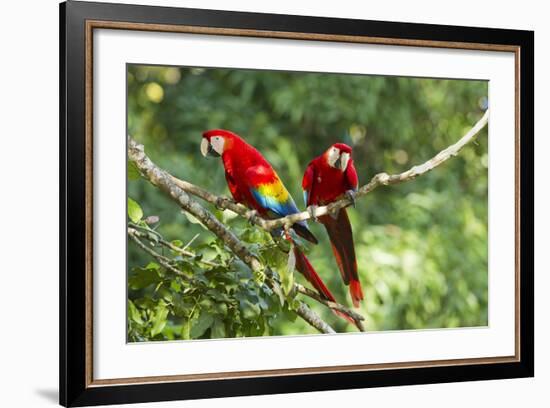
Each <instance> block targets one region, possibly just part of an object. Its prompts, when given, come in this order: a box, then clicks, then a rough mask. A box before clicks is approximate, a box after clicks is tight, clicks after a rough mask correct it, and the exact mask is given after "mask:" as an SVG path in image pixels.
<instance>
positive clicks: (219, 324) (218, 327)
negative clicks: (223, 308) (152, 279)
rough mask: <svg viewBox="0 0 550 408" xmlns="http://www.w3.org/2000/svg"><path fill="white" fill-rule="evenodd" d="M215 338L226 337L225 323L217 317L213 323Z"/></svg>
mask: <svg viewBox="0 0 550 408" xmlns="http://www.w3.org/2000/svg"><path fill="white" fill-rule="evenodd" d="M211 337H212V338H213V339H220V338H224V337H225V324H224V322H223V320H221V319H216V320H214V324H213V325H212V335H211Z"/></svg>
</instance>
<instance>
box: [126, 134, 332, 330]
mask: <svg viewBox="0 0 550 408" xmlns="http://www.w3.org/2000/svg"><path fill="white" fill-rule="evenodd" d="M128 159H129V160H131V161H132V162H134V164H135V165H136V167H137V168H138V169H139V171H140V172H141V173H142V174H143V175H144V176H145V177H146V178H147V179H148V180H149V181H150V182H151V183H152V184H153V185H155V186H156V187H158V188H159V189H160V190H161V191H163V192H164V193H166V194H167V195H168V196H169V197H170V198H171V199H172V200H174V201H175V202H176V203H178V205H179V206H180V207H181V208H182V209H183V210H185V211H187V212H188V213H190V214H192V215H193V216H194V217H196V218H197V219H198V220H200V221H201V222H202V224H203V225H204V226H205V227H206V228H208V229H209V230H210V231H211V232H213V233H214V234H215V235H216V236H217V237H218V238H220V239H221V240H222V241H223V242H224V244H225V245H226V246H227V247H228V248H229V250H231V251H232V252H233V253H234V254H235V255H237V256H238V257H239V258H240V259H241V260H242V261H243V262H244V263H245V264H246V265H247V266H248V267H249V268H250V269H251V270H252V271H253V272H254V273H256V274H262V275H265V274H266V267H265V266H264V265H263V264H262V263H261V262H260V260H259V259H258V258H257V257H256V256H255V255H254V254H252V252H250V251H249V250H248V248H247V247H246V245H245V244H244V243H243V242H242V241H241V240H240V239H239V238H238V237H237V236H236V235H235V234H234V233H233V232H231V231H230V230H229V229H228V228H227V227H226V226H225V225H224V224H222V223H221V222H220V221H219V220H218V219H217V218H216V217H215V216H214V215H213V214H212V213H211V212H210V211H208V210H207V209H205V208H204V207H203V206H202V205H200V204H199V203H198V202H196V201H195V200H193V199H192V198H191V197H190V196H189V195H188V194H187V193H186V192H185V191H184V190H183V188H181V187H180V186H178V185H176V184H175V183H174V181H173V179H172V177H171V176H170V175H169V174H168V173H166V172H165V171H163V170H161V169H160V168H159V167H157V166H156V165H155V164H154V163H153V162H152V161H151V159H149V157H147V155H146V154H145V152H144V149H143V145H140V144H138V143H137V142H136V141H135V140H133V139H132V138H131V137H130V136H128ZM134 240H137V241H139V240H138V239H137V238H135V237H134ZM144 247H145V246H142V247H141V248H142V249H144V250H145V248H147V247H145V248H144ZM150 251H151V250H150V249H149V248H147V252H148V253H151V252H150ZM152 252H154V251H152ZM151 255H153V254H151ZM156 255H158V254H156ZM159 262H160V260H159ZM168 265H169V264H168ZM163 266H165V265H164V264H163ZM166 267H167V266H166ZM178 272H179V271H178ZM266 282H267V284H268V285H269V286H270V287H271V288H272V289H274V288H275V284H274V282H273V281H272V280H271V279H268V280H266ZM296 313H297V314H298V315H299V316H300V317H301V318H302V319H304V320H305V321H306V322H307V323H308V324H310V325H311V326H312V327H314V328H316V329H317V330H319V331H320V332H321V333H335V331H334V329H332V327H330V326H329V325H328V324H327V323H326V322H324V321H323V320H322V319H321V318H320V317H319V316H318V315H317V314H316V313H315V312H313V311H312V310H311V309H310V308H309V306H307V305H306V304H305V303H303V302H299V306H298V308H297V310H296Z"/></svg>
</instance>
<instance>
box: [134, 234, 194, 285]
mask: <svg viewBox="0 0 550 408" xmlns="http://www.w3.org/2000/svg"><path fill="white" fill-rule="evenodd" d="M138 234H139V233H138V232H137V231H136V230H135V229H132V228H128V236H129V237H130V238H131V239H132V241H134V242H135V243H136V245H137V246H138V247H140V248H141V249H142V250H144V251H145V252H147V253H148V254H149V255H151V256H152V257H153V258H154V259H156V260H157V261H158V263H159V264H161V265H162V266H163V267H164V268H166V269H168V270H169V271H170V272H172V273H174V274H176V275H178V276H181V277H182V278H185V279H186V280H189V278H188V277H187V276H186V275H185V274H184V273H183V272H182V271H180V270H179V269H177V268H175V267H173V266H172V265H171V264H170V260H169V259H168V258H166V257H165V256H162V255H161V254H159V253H158V252H156V251H153V250H152V249H151V248H149V247H148V246H147V245H145V244H144V243H143V242H141V240H140V239H139V238H138V237H139V235H138Z"/></svg>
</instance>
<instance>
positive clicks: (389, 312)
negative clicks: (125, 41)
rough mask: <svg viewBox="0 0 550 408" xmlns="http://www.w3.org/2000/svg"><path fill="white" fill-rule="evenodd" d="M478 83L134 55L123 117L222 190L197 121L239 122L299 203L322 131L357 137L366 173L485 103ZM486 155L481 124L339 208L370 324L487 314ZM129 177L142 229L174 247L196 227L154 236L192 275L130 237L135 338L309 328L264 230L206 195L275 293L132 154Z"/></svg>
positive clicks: (143, 138)
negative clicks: (432, 163)
mask: <svg viewBox="0 0 550 408" xmlns="http://www.w3.org/2000/svg"><path fill="white" fill-rule="evenodd" d="M487 95H488V84H487V82H484V81H465V80H436V79H418V78H396V77H378V76H366V75H330V74H317V73H291V72H270V71H260V70H254V71H253V70H231V69H202V68H181V69H180V68H175V67H148V66H135V65H131V66H129V70H128V126H129V130H128V131H129V133H130V134H131V135H132V136H133V137H135V138H136V139H137V140H138V141H139V142H140V143H143V144H144V145H145V148H146V152H147V154H148V155H149V156H150V157H151V158H152V159H153V161H155V162H156V163H157V164H159V165H160V166H161V167H163V168H165V169H167V170H168V171H169V172H170V173H172V174H174V175H175V176H178V177H181V178H183V179H187V180H189V181H191V182H193V183H195V184H197V185H200V186H202V187H204V188H206V189H208V190H210V191H212V192H213V193H216V194H222V195H228V194H229V192H228V190H227V186H226V182H225V178H224V175H223V169H222V165H221V163H220V162H219V160H214V159H212V160H206V159H204V158H203V157H202V156H201V155H200V153H199V144H200V140H201V134H202V132H203V131H205V130H207V129H211V128H226V129H230V130H232V131H235V132H237V133H238V134H240V135H241V136H243V137H244V138H245V139H246V140H247V141H248V142H249V143H251V144H253V145H254V146H255V147H257V148H258V149H259V150H260V151H261V152H262V153H263V154H264V155H265V156H266V158H267V159H268V160H269V161H270V162H271V163H272V165H273V166H274V168H275V169H276V170H277V172H278V174H279V176H280V177H281V179H282V180H283V181H284V183H285V185H286V186H287V188H288V189H289V191H290V192H291V194H292V195H293V196H294V198H295V200H296V202H297V203H298V204H299V205H300V203H301V200H300V198H301V179H302V175H303V171H304V170H305V167H306V166H307V163H308V162H309V161H310V160H311V159H312V158H313V157H316V156H317V155H319V154H321V153H322V152H323V151H324V150H325V149H326V148H327V147H328V146H330V145H331V144H332V143H334V142H337V141H342V142H344V143H347V144H349V145H352V146H353V148H354V159H355V165H356V167H357V170H358V173H359V179H360V183H361V184H363V183H366V182H367V181H368V180H369V179H370V178H371V177H372V176H373V175H374V174H376V173H378V172H381V171H385V172H388V173H397V172H401V171H403V170H406V169H408V168H410V167H411V166H412V165H414V164H419V163H422V162H424V161H425V160H427V159H428V158H430V157H432V156H434V155H435V154H436V153H437V152H438V151H440V150H441V149H443V148H445V147H446V146H448V145H450V144H451V143H454V142H455V141H456V140H457V139H458V138H459V137H461V136H462V135H463V134H464V133H465V132H466V131H467V130H468V129H469V128H470V127H471V126H472V125H473V124H474V123H475V122H476V121H477V120H478V119H479V118H480V117H481V115H482V114H483V110H484V109H485V107H486V105H487ZM487 164H488V145H487V133H486V130H483V131H482V132H481V133H480V134H479V136H478V141H477V142H476V143H472V144H470V145H468V146H466V147H465V149H464V150H463V151H462V152H461V153H460V154H459V155H458V156H457V157H454V158H452V159H451V160H450V161H449V162H447V163H445V164H444V165H442V166H440V167H438V168H437V169H435V170H434V171H432V172H430V173H428V174H426V175H424V176H422V177H419V178H418V179H416V180H414V181H410V182H407V183H404V184H400V185H396V186H391V187H382V188H379V189H377V190H375V191H374V192H373V193H372V194H369V195H368V196H367V197H365V198H363V199H360V200H359V201H358V202H357V206H356V208H354V209H353V208H352V209H349V210H348V211H349V215H350V220H351V222H352V225H353V229H354V240H355V246H356V251H357V257H358V265H359V273H360V278H361V281H362V283H363V290H364V292H365V301H364V302H363V304H362V305H361V308H360V309H359V310H358V312H359V313H361V314H363V315H364V316H366V319H367V321H366V327H367V329H368V330H401V329H421V328H435V327H459V326H480V325H486V324H487V322H488V315H487V301H488V300H487V297H488V292H487V287H488V283H487V277H488V274H487V271H488V255H487V198H488V197H487ZM128 178H129V182H128V195H129V196H130V197H132V198H133V199H135V200H136V201H137V202H139V205H140V206H141V208H142V213H140V212H139V211H136V210H135V209H132V214H131V215H130V209H131V208H130V207H131V204H130V200H129V204H128V211H129V216H130V219H131V221H132V222H134V223H136V222H139V223H141V224H140V225H142V226H143V225H145V226H146V224H145V222H144V215H143V214H145V216H151V215H155V216H158V217H159V218H160V223H159V224H158V225H157V226H156V227H155V228H154V229H155V230H156V231H158V232H160V233H161V234H162V235H163V236H164V237H166V239H168V240H178V242H177V243H178V245H177V246H179V247H181V246H184V245H185V244H186V243H188V242H189V241H191V240H192V239H193V237H195V236H196V235H197V234H198V237H197V238H196V239H195V240H194V241H193V243H192V244H191V246H190V248H189V249H190V250H192V251H194V252H195V253H197V254H198V255H197V256H196V257H194V258H181V257H180V258H177V256H178V255H177V254H176V253H167V250H166V249H165V250H164V255H167V256H169V257H170V259H177V264H176V266H177V268H178V269H179V270H181V271H182V272H183V273H184V274H186V276H189V278H190V279H192V283H190V282H189V281H186V280H184V279H182V278H181V277H175V276H173V275H172V274H170V273H169V272H168V271H166V270H165V269H164V268H162V267H161V266H160V265H156V266H157V267H158V268H156V269H155V267H154V266H152V265H151V264H150V261H151V259H150V257H149V256H148V255H147V254H145V253H144V252H143V251H141V250H140V249H139V248H137V247H136V245H134V244H133V243H131V242H130V243H129V245H128V251H129V252H128V265H129V269H130V270H129V272H128V279H129V280H128V282H129V291H128V296H129V302H128V324H129V332H128V333H129V339H130V340H131V341H142V340H163V339H181V338H183V339H189V338H212V337H235V336H258V335H266V334H271V335H277V334H300V333H312V332H313V331H312V329H311V328H310V327H309V326H307V324H306V323H304V322H303V321H302V320H301V319H296V314H295V313H294V312H293V311H292V307H291V306H289V304H290V305H292V303H293V301H292V299H287V298H286V295H285V293H288V289H289V287H290V286H289V285H290V284H291V282H292V279H295V280H296V281H299V282H300V283H302V284H304V285H306V286H309V285H308V284H307V282H306V281H305V280H304V279H303V277H302V276H301V275H300V274H293V273H287V272H289V270H288V263H289V257H288V255H287V252H285V251H288V248H283V249H284V250H285V251H281V250H280V248H279V246H278V245H281V244H280V243H277V244H276V243H274V242H273V241H272V240H271V238H270V236H269V234H266V233H265V232H263V231H260V230H258V229H256V228H251V227H250V226H249V225H247V223H246V221H244V220H242V219H240V218H238V217H237V218H236V217H235V216H234V214H232V213H231V212H229V211H223V212H222V211H218V210H216V209H214V208H213V207H211V206H209V209H210V210H212V211H213V212H214V213H215V215H216V216H217V217H218V218H219V219H220V220H221V221H223V222H224V223H228V224H229V225H230V227H231V229H232V231H234V232H236V233H237V234H238V235H239V237H240V238H241V239H243V240H244V241H245V242H247V243H248V245H249V246H250V248H251V249H252V250H253V252H255V253H256V254H258V255H259V256H260V257H261V258H262V260H263V261H265V262H267V263H268V264H269V265H271V266H272V267H273V268H274V269H275V270H276V271H277V273H278V276H279V278H280V280H281V293H273V292H272V291H271V290H269V289H268V288H267V286H266V285H265V284H263V283H262V279H261V277H258V276H252V275H251V273H250V272H249V271H247V269H246V268H245V267H244V266H243V265H242V264H241V263H240V262H239V261H237V260H235V259H234V258H233V257H232V256H231V254H230V253H229V252H228V251H227V250H226V249H225V248H224V247H223V245H221V243H220V242H218V241H217V240H216V239H215V237H214V236H213V235H212V234H211V233H209V232H208V231H206V230H205V229H204V227H203V226H202V225H201V224H200V223H199V222H197V220H195V219H193V218H192V217H187V216H184V215H182V214H181V213H180V212H178V211H177V209H176V207H175V205H174V203H173V202H171V201H170V199H168V198H167V197H165V196H164V195H163V194H161V193H160V192H159V191H158V190H157V189H156V188H155V187H154V186H152V185H150V184H149V183H148V182H147V181H146V180H144V179H143V178H141V177H140V175H139V172H138V171H137V169H135V168H133V169H132V166H131V165H129V167H128ZM132 207H133V205H132ZM138 208H139V206H138ZM301 208H303V206H301ZM310 227H311V229H312V230H313V232H314V234H315V235H316V236H317V237H318V238H319V240H320V243H319V245H317V246H313V247H311V248H309V252H308V257H309V258H310V260H311V261H312V263H313V265H314V266H315V268H316V270H317V271H318V273H319V274H320V275H321V277H322V278H323V280H324V281H325V282H326V283H327V285H328V287H329V288H330V289H331V291H332V292H333V293H334V295H335V296H336V298H337V299H338V300H339V301H340V302H341V303H343V304H347V305H351V301H350V299H349V295H348V293H347V292H348V290H347V287H345V286H344V285H343V283H342V280H341V277H340V274H339V272H338V270H337V268H336V264H335V261H334V259H333V255H332V253H331V251H330V249H329V248H330V244H329V242H328V239H327V237H326V233H325V231H324V229H323V228H322V226H320V225H318V224H315V223H312V222H310ZM148 228H149V227H148ZM155 248H156V249H158V250H159V251H161V249H160V248H159V247H155ZM168 252H170V251H168ZM161 253H162V251H161ZM202 260H211V261H213V262H215V263H217V264H220V266H219V267H211V266H208V265H205V264H202V263H201V261H202ZM290 270H291V269H290ZM146 284H147V285H146ZM144 285H146V286H144ZM308 303H309V304H310V306H311V307H312V308H313V309H314V310H315V311H316V312H317V313H319V314H320V315H321V317H322V318H324V319H325V320H326V321H327V322H328V323H329V324H331V325H332V326H333V327H334V328H335V329H336V330H337V331H339V332H343V331H354V330H355V329H354V328H353V327H352V326H351V325H349V324H347V323H346V322H345V321H343V320H342V319H340V318H338V317H336V316H334V314H333V313H331V312H330V311H329V310H328V309H327V308H326V307H324V306H322V305H319V304H317V303H316V302H313V301H309V300H308ZM195 327H196V328H195Z"/></svg>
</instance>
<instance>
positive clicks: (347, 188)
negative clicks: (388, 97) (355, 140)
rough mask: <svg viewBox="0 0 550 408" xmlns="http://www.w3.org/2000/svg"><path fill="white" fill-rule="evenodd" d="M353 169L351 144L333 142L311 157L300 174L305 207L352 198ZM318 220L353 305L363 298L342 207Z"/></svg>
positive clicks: (346, 218) (353, 251)
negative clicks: (303, 171) (317, 154)
mask: <svg viewBox="0 0 550 408" xmlns="http://www.w3.org/2000/svg"><path fill="white" fill-rule="evenodd" d="M357 185H358V178H357V171H356V170H355V166H354V165H353V159H352V158H351V147H349V146H348V145H345V144H343V143H336V144H334V145H332V146H331V147H329V148H328V149H327V150H326V151H325V152H324V153H323V154H322V155H320V156H319V157H316V158H315V159H313V160H312V161H311V162H310V163H309V165H308V166H307V169H306V171H305V173H304V178H303V180H302V188H303V190H304V199H305V202H306V206H311V205H313V206H316V205H326V204H329V203H331V202H333V201H335V200H337V199H339V198H341V197H343V196H348V197H350V198H351V199H352V200H354V198H355V192H356V191H357ZM319 221H320V222H321V223H322V224H323V225H324V226H325V228H326V230H327V233H328V236H329V238H330V243H331V246H332V251H333V253H334V257H335V258H336V263H337V264H338V268H339V269H340V273H341V275H342V279H343V280H344V283H345V284H346V285H349V290H350V294H351V299H352V301H353V305H354V306H355V307H358V306H359V301H361V300H363V291H362V289H361V283H360V282H359V276H358V274H357V260H356V258H355V248H354V245H353V234H352V230H351V224H350V222H349V218H348V214H347V211H346V209H345V208H343V209H341V210H339V211H338V213H337V214H329V215H323V216H321V217H319Z"/></svg>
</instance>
